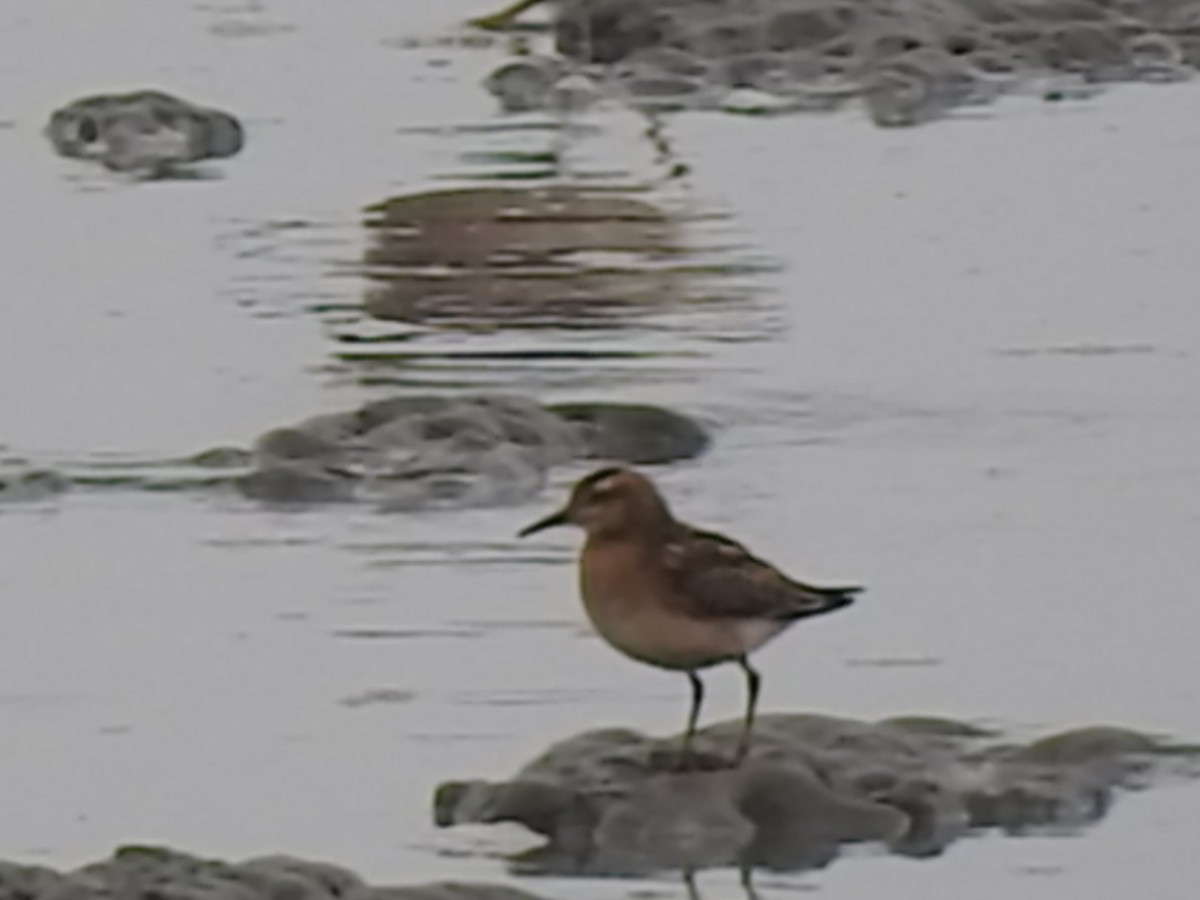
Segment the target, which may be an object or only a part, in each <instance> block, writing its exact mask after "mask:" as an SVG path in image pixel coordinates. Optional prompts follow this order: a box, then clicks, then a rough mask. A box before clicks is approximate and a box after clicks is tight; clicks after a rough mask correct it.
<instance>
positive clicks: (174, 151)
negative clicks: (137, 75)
mask: <svg viewBox="0 0 1200 900" xmlns="http://www.w3.org/2000/svg"><path fill="white" fill-rule="evenodd" d="M45 134H46V138H47V139H48V140H49V141H50V143H51V144H52V145H53V146H54V149H55V150H56V151H57V152H58V153H59V154H60V155H62V156H67V157H71V158H73V159H87V160H94V161H96V162H99V163H101V164H102V165H103V166H105V168H108V169H111V170H113V171H116V172H128V173H132V174H135V175H140V176H143V177H151V178H156V177H164V176H168V175H171V174H175V173H177V172H179V171H180V169H181V167H186V166H188V165H190V164H192V163H196V162H200V161H202V160H206V159H224V158H227V157H230V156H234V155H236V154H237V153H239V152H240V151H241V149H242V144H243V143H244V133H243V131H242V126H241V123H240V122H239V121H238V120H237V119H236V118H234V117H233V116H232V115H230V114H229V113H227V112H223V111H221V110H218V109H210V108H207V107H203V106H196V105H195V104H192V103H189V102H188V101H186V100H181V99H180V98H178V97H175V96H172V95H171V94H167V93H163V92H162V91H135V92H132V93H127V94H95V95H92V96H88V97H82V98H80V99H78V100H75V101H73V102H72V103H68V104H67V105H66V106H64V107H62V108H60V109H57V110H55V111H54V112H53V113H52V114H51V116H50V121H49V122H48V123H47V125H46V128H45Z"/></svg>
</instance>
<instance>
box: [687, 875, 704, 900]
mask: <svg viewBox="0 0 1200 900" xmlns="http://www.w3.org/2000/svg"><path fill="white" fill-rule="evenodd" d="M683 886H684V887H685V888H687V895H688V900H701V897H700V889H699V888H698V887H696V870H695V869H684V870H683Z"/></svg>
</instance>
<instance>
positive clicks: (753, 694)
mask: <svg viewBox="0 0 1200 900" xmlns="http://www.w3.org/2000/svg"><path fill="white" fill-rule="evenodd" d="M738 665H739V666H741V667H742V671H743V672H745V673H746V718H745V719H743V720H742V737H741V740H739V741H738V748H737V756H735V757H734V760H733V763H734V765H735V766H736V765H738V764H739V763H741V761H742V760H743V759H745V758H746V754H747V753H748V752H749V751H750V735H751V732H752V731H753V730H754V710H755V708H756V707H757V706H758V689H759V687H760V686H761V685H762V677H761V676H760V675H759V674H758V672H756V671H755V670H754V669H753V668H751V666H750V662H749V660H747V659H746V657H744V656H740V657H738Z"/></svg>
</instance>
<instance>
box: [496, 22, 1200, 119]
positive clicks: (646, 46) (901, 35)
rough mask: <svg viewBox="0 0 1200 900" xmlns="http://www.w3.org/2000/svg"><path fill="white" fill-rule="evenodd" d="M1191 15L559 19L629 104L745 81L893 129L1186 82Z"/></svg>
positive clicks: (1198, 56)
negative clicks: (959, 112)
mask: <svg viewBox="0 0 1200 900" xmlns="http://www.w3.org/2000/svg"><path fill="white" fill-rule="evenodd" d="M514 9H516V8H514ZM1198 15H1200V6H1198V5H1197V4H1196V3H1195V2H1194V0H1161V2H1130V3H1114V2H1108V0H1070V2H1067V0H860V2H847V0H653V2H651V0H561V2H559V3H557V4H555V15H554V24H553V29H554V39H555V46H556V48H557V50H558V52H559V53H560V54H562V56H563V57H564V58H566V59H568V60H570V61H572V62H573V63H574V64H575V65H576V66H577V67H583V68H584V69H585V70H586V71H587V72H588V73H589V74H590V75H591V76H592V77H595V78H596V79H597V80H598V82H599V83H600V84H601V85H602V93H608V94H610V95H616V96H622V97H623V98H624V99H626V100H627V101H629V102H631V103H633V104H635V105H641V104H647V103H649V104H651V105H653V95H654V94H655V88H654V86H655V85H659V86H661V85H664V84H668V83H669V84H670V85H671V86H672V87H671V93H672V97H671V99H670V105H669V107H668V108H687V107H691V108H713V109H723V108H727V106H728V104H727V97H728V94H729V92H730V91H733V90H744V89H747V88H749V89H753V90H755V91H759V92H762V93H763V94H765V95H768V96H771V97H774V98H775V99H776V101H777V102H776V103H775V104H774V105H771V104H768V103H766V102H763V103H761V104H759V108H760V109H762V110H768V109H773V110H778V111H788V110H812V109H827V108H832V107H833V106H836V105H840V103H841V102H843V101H845V100H850V99H858V100H860V102H861V103H862V104H863V106H864V107H865V109H866V111H867V113H868V114H869V115H870V117H871V118H872V119H873V120H874V121H875V122H876V123H877V124H879V125H881V126H887V127H894V126H905V125H914V124H919V123H922V122H928V121H931V120H933V119H936V118H939V117H940V116H942V115H944V114H946V113H949V112H951V111H953V110H954V109H956V108H959V107H962V106H967V105H973V104H979V103H985V102H988V101H990V100H992V99H995V98H996V97H997V96H1000V95H1001V94H1002V93H1006V92H1010V91H1014V90H1017V91H1019V90H1033V91H1034V92H1044V89H1045V85H1046V84H1047V83H1048V84H1050V85H1054V84H1069V83H1070V82H1072V81H1076V82H1084V83H1088V84H1098V83H1104V82H1118V81H1123V82H1129V81H1149V82H1171V81H1179V80H1183V79H1186V78H1190V77H1192V76H1193V75H1194V74H1195V70H1196V68H1197V66H1198V64H1200V53H1198V52H1197V48H1198V47H1200V39H1198V38H1197V34H1200V29H1198V28H1197V26H1196V22H1197V18H1198ZM493 24H495V23H493ZM664 51H667V52H668V53H669V54H670V58H671V59H672V60H674V61H675V64H671V65H665V64H664V56H663V52H664ZM680 59H686V60H687V61H688V66H687V68H688V70H689V72H688V76H687V78H686V79H684V78H681V77H680V74H681V72H680V67H679V65H678V64H677V62H678V60H680ZM898 70H899V71H898ZM685 82H686V83H687V84H689V85H690V87H688V88H687V89H686V90H683V91H682V92H681V91H680V88H681V87H682V86H684V85H685ZM546 90H547V91H549V90H550V88H549V87H547V88H546Z"/></svg>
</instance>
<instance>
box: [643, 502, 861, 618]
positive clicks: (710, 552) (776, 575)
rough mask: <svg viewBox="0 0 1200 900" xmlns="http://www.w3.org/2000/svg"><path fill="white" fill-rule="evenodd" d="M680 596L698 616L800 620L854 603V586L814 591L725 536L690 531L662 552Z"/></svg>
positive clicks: (678, 535) (675, 539)
mask: <svg viewBox="0 0 1200 900" xmlns="http://www.w3.org/2000/svg"><path fill="white" fill-rule="evenodd" d="M662 561H663V566H664V568H665V569H666V570H667V572H668V575H669V577H670V579H671V580H672V582H673V586H674V587H675V589H676V592H677V594H678V596H679V597H680V598H681V600H682V601H683V602H686V603H688V604H689V605H690V606H691V607H692V608H693V610H694V611H695V612H696V613H697V614H698V615H702V616H715V617H721V618H725V617H728V618H735V619H778V620H781V621H786V620H788V619H799V618H802V617H804V616H814V615H819V614H820V613H826V612H832V611H833V610H835V609H840V608H842V607H843V606H847V605H849V604H850V603H851V602H853V599H854V595H855V594H857V593H858V592H859V591H860V590H862V588H858V587H836V588H827V587H815V586H813V585H809V584H804V583H803V582H799V581H795V580H794V579H791V578H788V577H787V576H786V575H784V574H783V573H782V572H780V571H779V570H778V569H776V568H775V567H774V566H772V565H770V564H769V563H766V562H763V561H762V560H761V559H758V558H757V557H755V556H754V555H753V554H752V553H750V551H749V550H747V549H746V548H745V547H743V546H742V545H741V544H739V543H737V542H736V541H733V540H730V539H729V538H727V537H725V536H724V535H721V534H717V533H715V532H711V531H701V530H699V529H696V528H691V527H689V526H683V527H681V529H680V531H679V533H678V534H677V535H675V536H674V537H673V538H672V539H671V540H669V541H668V542H667V543H666V544H665V545H664V546H663V550H662Z"/></svg>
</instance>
